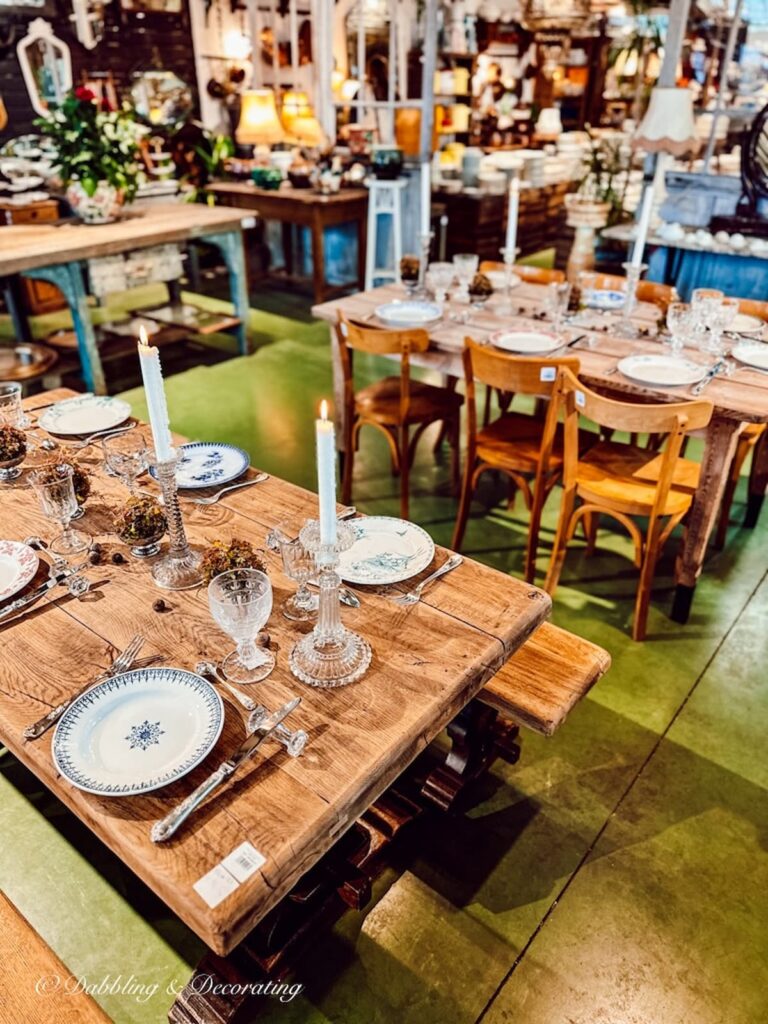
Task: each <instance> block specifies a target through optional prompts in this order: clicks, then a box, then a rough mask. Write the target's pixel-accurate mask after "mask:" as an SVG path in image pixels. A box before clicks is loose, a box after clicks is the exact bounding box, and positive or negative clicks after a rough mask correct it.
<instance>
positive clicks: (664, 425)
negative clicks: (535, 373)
mask: <svg viewBox="0 0 768 1024" xmlns="http://www.w3.org/2000/svg"><path fill="white" fill-rule="evenodd" d="M558 394H559V396H560V397H559V400H560V402H561V403H562V405H563V406H564V407H565V440H564V449H565V451H564V454H565V461H564V467H563V486H564V487H565V488H566V489H567V488H569V487H572V486H574V482H575V474H576V468H577V466H578V461H579V417H580V416H585V417H586V418H587V419H589V420H591V421H592V422H593V423H597V424H598V425H599V426H601V427H608V428H610V429H611V430H619V431H624V432H626V433H629V434H633V433H649V434H666V435H667V443H666V445H665V447H664V451H663V453H662V456H661V459H662V463H661V467H660V472H659V478H658V483H657V485H656V499H655V502H654V512H653V516H654V517H655V516H656V514H657V510H658V509H660V508H662V507H663V505H664V503H665V501H666V497H667V494H668V492H669V488H670V486H671V484H672V476H673V473H674V468H675V463H676V461H677V459H678V457H679V455H680V450H681V447H682V443H683V438H684V437H685V435H686V434H688V433H690V432H691V431H692V430H699V429H701V428H702V427H706V426H707V424H708V423H709V421H710V419H711V418H712V410H713V408H714V406H713V405H712V403H711V402H710V401H708V400H707V399H703V398H697V399H693V400H691V401H687V402H670V403H658V404H652V405H651V404H648V405H644V404H640V403H636V402H617V401H616V400H615V399H613V398H606V397H605V395H598V394H597V393H596V392H594V391H592V390H590V389H589V388H588V387H586V386H585V385H584V384H582V382H581V381H580V380H579V379H578V378H577V377H576V376H575V375H574V373H573V372H572V371H571V370H570V369H569V368H567V367H565V368H563V369H561V370H560V371H558Z"/></svg>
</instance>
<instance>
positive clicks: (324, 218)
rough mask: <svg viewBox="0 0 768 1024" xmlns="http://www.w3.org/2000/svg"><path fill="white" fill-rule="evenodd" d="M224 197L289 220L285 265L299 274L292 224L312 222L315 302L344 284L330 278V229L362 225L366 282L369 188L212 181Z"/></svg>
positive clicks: (266, 216)
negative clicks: (322, 189)
mask: <svg viewBox="0 0 768 1024" xmlns="http://www.w3.org/2000/svg"><path fill="white" fill-rule="evenodd" d="M208 191H209V192H211V193H212V194H213V195H214V196H216V199H217V200H218V202H219V203H222V204H224V205H225V206H237V207H240V208H242V209H244V210H251V211H252V212H254V213H257V214H258V215H259V217H261V219H262V220H277V221H280V222H281V223H282V225H283V251H284V253H285V271H286V274H287V275H288V276H289V277H292V276H293V245H292V240H291V227H292V226H293V225H294V224H298V225H300V226H301V227H307V228H309V230H310V233H311V236H312V288H313V291H314V297H315V302H323V301H324V300H325V299H326V298H327V297H328V296H329V295H331V294H332V293H333V292H336V293H337V294H338V292H339V291H341V290H343V289H341V288H339V287H334V286H332V285H329V284H328V282H327V281H326V278H325V242H324V231H325V229H326V228H327V227H333V226H335V225H337V224H349V223H353V224H355V225H356V226H357V286H358V288H363V287H365V245H366V237H367V225H368V220H367V217H368V189H366V188H345V189H342V190H341V191H340V192H334V193H333V194H332V195H327V196H324V195H321V194H320V193H319V192H316V191H315V190H314V189H308V188H290V187H287V186H286V187H284V188H279V189H267V188H257V187H256V185H254V184H253V183H252V182H248V181H218V182H214V183H213V184H212V185H209V186H208Z"/></svg>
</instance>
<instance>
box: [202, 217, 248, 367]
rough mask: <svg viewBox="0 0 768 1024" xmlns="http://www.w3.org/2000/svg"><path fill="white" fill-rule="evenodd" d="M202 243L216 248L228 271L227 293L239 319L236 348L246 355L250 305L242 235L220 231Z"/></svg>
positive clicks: (239, 232)
mask: <svg viewBox="0 0 768 1024" xmlns="http://www.w3.org/2000/svg"><path fill="white" fill-rule="evenodd" d="M203 241H205V242H209V243H210V244H211V245H215V246H216V248H217V249H218V250H219V252H220V253H221V256H222V259H223V260H224V263H225V265H226V267H227V270H228V271H229V291H230V295H231V296H232V305H233V306H234V307H235V315H236V316H238V317H239V318H240V326H239V327H238V328H237V341H238V348H239V350H240V354H241V355H247V354H248V352H249V351H250V347H249V345H248V317H249V314H250V305H249V301H248V276H247V274H246V270H245V251H244V250H243V233H242V231H239V230H236V231H222V232H221V233H220V234H213V235H206V236H205V237H204V239H203Z"/></svg>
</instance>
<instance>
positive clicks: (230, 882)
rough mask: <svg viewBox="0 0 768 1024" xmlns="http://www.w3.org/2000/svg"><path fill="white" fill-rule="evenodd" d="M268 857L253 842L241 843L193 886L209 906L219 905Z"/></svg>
mask: <svg viewBox="0 0 768 1024" xmlns="http://www.w3.org/2000/svg"><path fill="white" fill-rule="evenodd" d="M266 860H267V858H266V857H265V856H264V855H263V854H262V853H259V851H258V850H257V849H256V847H255V846H253V845H252V844H251V843H241V844H240V845H239V846H238V847H236V848H235V849H234V850H233V851H232V853H230V854H229V855H228V856H226V857H225V858H224V860H223V861H221V863H220V864H217V865H216V867H215V868H211V870H210V871H209V872H208V874H207V875H203V877H202V878H200V879H198V880H197V881H196V882H195V884H194V885H193V886H192V888H193V889H194V890H195V892H196V893H197V894H198V896H200V897H201V898H202V899H203V900H205V902H206V903H207V904H208V906H209V907H218V905H219V904H220V903H221V902H222V900H225V899H226V898H227V896H229V895H230V893H233V892H234V891H235V889H237V887H238V886H239V885H242V883H243V882H245V881H247V880H248V879H249V878H250V877H251V875H252V874H254V872H256V871H258V870H259V868H260V867H261V866H262V864H265V863H266Z"/></svg>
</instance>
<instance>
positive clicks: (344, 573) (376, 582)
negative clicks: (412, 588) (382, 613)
mask: <svg viewBox="0 0 768 1024" xmlns="http://www.w3.org/2000/svg"><path fill="white" fill-rule="evenodd" d="M348 525H349V526H350V527H351V528H352V530H354V533H355V542H354V544H353V545H352V547H350V548H348V549H347V550H346V551H344V552H342V554H341V556H340V564H339V575H340V576H341V578H342V579H343V580H345V581H346V582H347V583H365V584H371V585H373V586H386V585H388V584H390V583H400V582H402V580H407V579H410V578H411V576H415V575H416V574H417V573H420V572H421V571H422V569H426V567H427V566H428V565H429V563H430V562H431V561H432V559H433V558H434V557H435V545H434V541H433V540H432V538H431V537H430V536H429V534H428V533H427V532H426V531H425V530H422V528H421V527H420V526H416V524H415V523H409V522H408V521H407V520H406V519H395V518H393V517H392V516H365V517H364V518H362V519H354V520H352V521H351V522H350V523H349V524H348Z"/></svg>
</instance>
